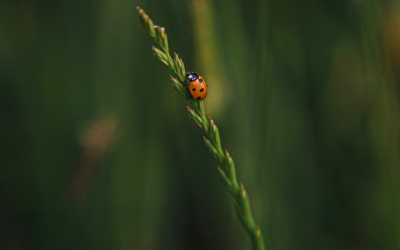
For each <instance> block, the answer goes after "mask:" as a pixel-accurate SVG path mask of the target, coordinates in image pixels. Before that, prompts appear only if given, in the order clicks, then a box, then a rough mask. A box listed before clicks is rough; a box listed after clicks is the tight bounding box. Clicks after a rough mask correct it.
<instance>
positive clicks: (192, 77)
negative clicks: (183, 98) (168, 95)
mask: <svg viewBox="0 0 400 250" xmlns="http://www.w3.org/2000/svg"><path fill="white" fill-rule="evenodd" d="M186 76H187V78H189V82H190V83H188V84H186V85H189V87H190V92H191V93H192V96H191V97H189V98H194V99H195V100H196V101H202V100H204V98H206V96H207V84H206V82H205V81H204V79H203V77H201V76H199V75H197V74H195V73H193V72H187V73H186Z"/></svg>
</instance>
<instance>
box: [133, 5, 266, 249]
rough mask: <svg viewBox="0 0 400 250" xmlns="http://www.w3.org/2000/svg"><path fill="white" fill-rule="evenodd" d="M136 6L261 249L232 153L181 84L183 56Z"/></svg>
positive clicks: (157, 52)
mask: <svg viewBox="0 0 400 250" xmlns="http://www.w3.org/2000/svg"><path fill="white" fill-rule="evenodd" d="M136 9H137V11H138V14H139V19H140V22H141V23H142V25H143V27H144V28H145V29H146V31H147V32H148V33H149V35H150V36H151V37H153V38H154V40H155V42H156V43H157V44H158V47H159V48H157V47H155V46H152V50H153V54H154V56H155V57H156V58H157V59H158V60H159V61H161V62H162V63H164V64H165V65H166V66H167V67H168V68H170V69H171V70H172V72H174V75H175V77H173V76H171V84H172V86H173V87H174V88H175V89H176V90H177V91H178V92H179V94H181V95H182V96H183V97H184V98H185V99H186V100H187V101H188V102H189V103H190V106H191V108H190V107H187V110H188V112H189V117H190V118H191V119H192V120H193V122H194V123H195V124H196V125H197V126H199V128H200V129H202V130H203V131H204V133H205V134H206V136H204V137H203V139H204V143H205V145H206V147H207V149H208V150H209V151H210V153H211V155H212V156H213V157H214V159H215V160H216V161H217V163H218V165H219V167H218V172H219V176H220V178H221V181H222V183H223V184H224V186H225V187H226V189H227V190H228V192H229V193H230V194H231V195H232V197H233V199H234V200H235V209H236V213H237V215H238V217H239V219H240V221H241V222H242V224H243V226H244V228H245V229H246V231H247V232H248V234H249V235H250V238H251V241H252V245H253V249H254V250H264V242H263V239H262V237H261V231H260V229H259V227H258V226H257V225H256V223H255V222H254V219H253V215H252V213H251V207H250V200H249V197H248V195H247V193H246V190H245V189H244V186H243V184H242V183H241V182H240V183H238V182H237V180H236V170H235V164H234V162H233V159H232V157H231V156H230V155H229V153H228V151H227V150H226V149H225V150H222V146H221V140H220V137H219V131H218V127H217V126H216V125H215V123H214V121H213V120H212V119H211V118H209V119H207V118H206V115H205V111H204V105H203V101H200V102H198V101H196V100H194V99H193V98H190V97H191V94H190V91H189V89H188V87H187V86H186V85H184V83H185V82H186V80H187V79H186V70H185V65H184V63H183V61H182V59H181V58H179V56H178V54H176V53H174V58H172V57H171V56H170V54H169V46H168V36H167V33H166V32H165V28H163V27H161V26H158V25H154V23H153V21H152V20H151V19H150V18H149V16H148V15H147V14H146V13H145V12H144V11H143V9H141V8H140V7H137V8H136Z"/></svg>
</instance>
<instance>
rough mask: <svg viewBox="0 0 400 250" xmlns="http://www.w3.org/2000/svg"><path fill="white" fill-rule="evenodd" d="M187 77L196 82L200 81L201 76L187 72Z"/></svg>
mask: <svg viewBox="0 0 400 250" xmlns="http://www.w3.org/2000/svg"><path fill="white" fill-rule="evenodd" d="M186 76H187V78H189V80H190V81H195V80H197V79H199V76H198V75H196V74H195V73H193V72H187V73H186Z"/></svg>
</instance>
